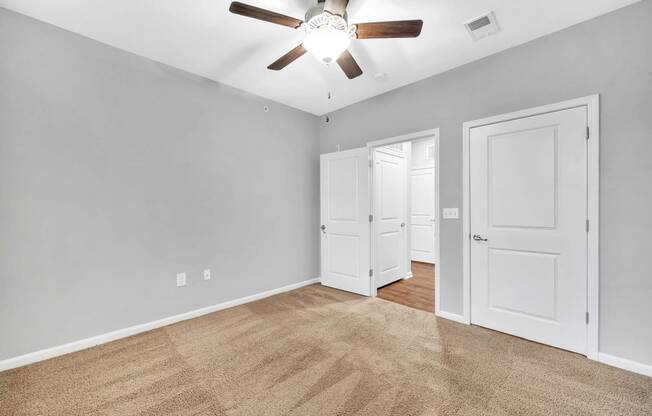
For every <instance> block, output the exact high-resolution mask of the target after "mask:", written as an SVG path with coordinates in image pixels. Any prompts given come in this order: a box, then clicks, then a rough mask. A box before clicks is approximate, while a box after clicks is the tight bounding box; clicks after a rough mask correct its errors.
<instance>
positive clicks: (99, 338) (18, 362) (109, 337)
mask: <svg viewBox="0 0 652 416" xmlns="http://www.w3.org/2000/svg"><path fill="white" fill-rule="evenodd" d="M319 280H320V279H319V278H315V279H309V280H304V281H303V282H298V283H293V284H291V285H287V286H283V287H279V288H277V289H272V290H268V291H265V292H261V293H256V294H254V295H250V296H245V297H242V298H238V299H234V300H230V301H227V302H223V303H218V304H216V305H212V306H207V307H205V308H200V309H195V310H193V311H190V312H185V313H181V314H179V315H174V316H170V317H167V318H163V319H159V320H157V321H152V322H147V323H144V324H140V325H134V326H130V327H128V328H123V329H118V330H117V331H112V332H107V333H105V334H101V335H96V336H94V337H90V338H85V339H81V340H78V341H73V342H69V343H67V344H63V345H58V346H56V347H52V348H46V349H43V350H39V351H35V352H30V353H28V354H24V355H19V356H18V357H13V358H8V359H6V360H3V361H0V371H5V370H10V369H12V368H17V367H22V366H24V365H28V364H32V363H35V362H38V361H43V360H47V359H49V358H54V357H58V356H60V355H65V354H69V353H71V352H76V351H81V350H85V349H87V348H90V347H94V346H96V345H100V344H106V343H107V342H111V341H115V340H118V339H121V338H126V337H130V336H132V335H136V334H140V333H141V332H146V331H151V330H152V329H156V328H160V327H163V326H166V325H171V324H174V323H177V322H180V321H185V320H188V319H192V318H196V317H198V316H202V315H206V314H209V313H212V312H217V311H221V310H223V309H227V308H232V307H234V306H238V305H242V304H245V303H249V302H253V301H256V300H260V299H263V298H266V297H269V296H273V295H277V294H279V293H283V292H288V291H290V290H294V289H299V288H301V287H304V286H308V285H311V284H314V283H319Z"/></svg>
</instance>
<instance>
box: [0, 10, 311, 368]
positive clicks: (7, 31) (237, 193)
mask: <svg viewBox="0 0 652 416" xmlns="http://www.w3.org/2000/svg"><path fill="white" fill-rule="evenodd" d="M264 104H269V105H270V106H271V111H270V112H269V113H264V112H263V105H264ZM318 146H319V144H318V119H317V118H316V117H314V116H311V115H309V114H306V113H302V112H299V111H296V110H293V109H290V108H287V107H285V106H282V105H280V104H276V103H269V102H266V101H264V100H263V99H259V98H256V97H253V96H250V95H247V94H245V93H243V92H240V91H237V90H234V89H232V88H229V87H225V86H223V85H219V84H217V83H214V82H211V81H207V80H205V79H202V78H199V77H196V76H193V75H189V74H187V73H184V72H181V71H178V70H174V69H171V68H169V67H166V66H163V65H161V64H158V63H155V62H152V61H149V60H146V59H143V58H141V57H138V56H135V55H131V54H129V53H126V52H123V51H120V50H117V49H114V48H111V47H108V46H105V45H103V44H100V43H98V42H95V41H92V40H89V39H86V38H83V37H80V36H77V35H74V34H72V33H69V32H66V31H63V30H60V29H57V28H55V27H53V26H49V25H46V24H43V23H40V22H37V21H35V20H32V19H29V18H27V17H24V16H21V15H18V14H15V13H12V12H9V11H7V10H5V9H0V360H1V359H5V358H9V357H13V356H16V355H19V354H24V353H27V352H31V351H35V350H38V349H41V348H47V347H52V346H55V345H59V344H62V343H65V342H70V341H73V340H78V339H81V338H85V337H89V336H93V335H97V334H100V333H104V332H107V331H111V330H115V329H120V328H124V327H127V326H130V325H134V324H139V323H143V322H148V321H152V320H156V319H160V318H163V317H167V316H170V315H174V314H177V313H181V312H185V311H189V310H192V309H196V308H199V307H203V306H208V305H212V304H216V303H219V302H222V301H226V300H231V299H234V298H238V297H241V296H245V295H251V294H254V293H257V292H261V291H264V290H268V289H273V288H278V287H281V286H284V285H288V284H291V283H295V282H299V281H303V280H306V279H309V278H314V277H317V276H318V274H319V270H318V268H319V267H318V266H319V259H318V255H319V254H318V234H317V233H316V232H315V230H317V229H318V228H317V227H318V225H319V204H318V199H319V195H318V187H319V182H318V175H319V169H318V163H319V162H318V160H319V159H318V154H319V149H318ZM204 268H211V269H212V270H213V279H212V280H210V281H206V282H205V281H203V280H202V277H201V273H202V270H203V269H204ZM180 271H186V272H188V273H189V274H188V279H189V281H188V286H187V287H185V288H176V287H175V273H176V272H180Z"/></svg>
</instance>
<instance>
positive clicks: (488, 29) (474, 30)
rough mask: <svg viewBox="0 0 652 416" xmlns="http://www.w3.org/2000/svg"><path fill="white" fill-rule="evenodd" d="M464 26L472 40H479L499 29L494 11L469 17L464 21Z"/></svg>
mask: <svg viewBox="0 0 652 416" xmlns="http://www.w3.org/2000/svg"><path fill="white" fill-rule="evenodd" d="M464 26H465V27H466V30H467V31H468V32H469V34H470V35H471V37H472V38H473V40H480V39H482V38H485V37H487V36H490V35H493V34H496V33H498V31H499V30H500V28H499V27H498V23H497V22H496V15H495V14H494V12H489V13H487V14H484V15H482V16H478V17H476V18H475V19H471V20H469V21H468V22H466V23H464Z"/></svg>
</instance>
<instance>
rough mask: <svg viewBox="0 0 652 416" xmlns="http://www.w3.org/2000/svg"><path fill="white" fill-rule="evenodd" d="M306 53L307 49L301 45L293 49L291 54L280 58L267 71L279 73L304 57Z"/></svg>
mask: <svg viewBox="0 0 652 416" xmlns="http://www.w3.org/2000/svg"><path fill="white" fill-rule="evenodd" d="M306 52H308V51H307V50H306V48H304V47H303V45H299V46H297V47H296V48H294V49H292V50H291V51H290V52H288V53H286V54H285V55H283V56H281V57H280V58H278V59H277V60H276V61H275V62H274V63H273V64H271V65H270V66H268V67H267V69H271V70H272V71H279V70H281V69H283V68H285V67H286V66H288V65H290V64H291V63H292V62H294V61H296V60H297V59H299V58H300V57H302V56H303V54H304V53H306Z"/></svg>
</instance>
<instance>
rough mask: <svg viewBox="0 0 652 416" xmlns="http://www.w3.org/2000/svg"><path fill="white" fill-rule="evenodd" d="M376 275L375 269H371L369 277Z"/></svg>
mask: <svg viewBox="0 0 652 416" xmlns="http://www.w3.org/2000/svg"><path fill="white" fill-rule="evenodd" d="M373 275H374V269H369V277H371V276H373Z"/></svg>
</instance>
